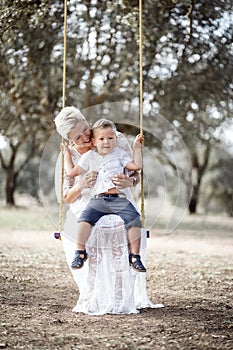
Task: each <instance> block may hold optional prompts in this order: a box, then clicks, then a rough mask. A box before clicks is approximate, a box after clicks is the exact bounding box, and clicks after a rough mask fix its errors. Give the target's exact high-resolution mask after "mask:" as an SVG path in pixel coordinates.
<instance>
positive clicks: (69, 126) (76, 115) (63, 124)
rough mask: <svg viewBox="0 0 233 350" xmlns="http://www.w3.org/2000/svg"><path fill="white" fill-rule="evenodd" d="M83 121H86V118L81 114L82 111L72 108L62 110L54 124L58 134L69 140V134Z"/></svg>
mask: <svg viewBox="0 0 233 350" xmlns="http://www.w3.org/2000/svg"><path fill="white" fill-rule="evenodd" d="M83 120H85V121H86V118H85V117H84V115H83V114H82V113H81V112H80V110H79V109H78V108H75V107H73V106H71V107H64V108H62V110H61V111H60V112H59V113H58V115H57V116H56V117H55V119H54V123H55V125H56V129H57V132H58V133H59V134H60V135H61V136H62V137H64V138H65V139H68V135H69V133H70V132H71V131H72V130H73V129H74V128H75V127H76V125H77V123H78V122H80V121H83Z"/></svg>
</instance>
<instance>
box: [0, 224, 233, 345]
mask: <svg viewBox="0 0 233 350" xmlns="http://www.w3.org/2000/svg"><path fill="white" fill-rule="evenodd" d="M223 220H225V221H222V225H221V223H220V224H219V223H216V221H215V220H214V219H212V221H211V220H210V221H209V222H208V225H206V223H205V224H204V223H201V222H200V220H199V222H198V225H199V228H198V229H190V222H189V225H188V226H187V227H189V228H188V229H187V228H185V226H184V228H182V229H178V230H177V231H175V232H173V233H172V234H170V235H164V234H163V233H162V232H159V231H157V232H156V231H153V233H152V237H151V238H149V239H148V259H147V269H148V273H147V280H148V283H147V285H148V295H149V297H150V299H151V300H152V301H153V302H154V303H163V304H164V305H165V307H164V308H163V309H142V310H141V312H140V313H139V314H138V315H105V316H87V315H83V314H74V313H72V311H71V310H72V308H73V306H74V305H75V304H76V301H77V297H78V292H77V289H76V285H75V284H74V282H73V279H72V277H71V274H70V272H69V270H68V267H67V265H66V263H65V259H64V254H63V250H62V243H61V242H60V241H56V240H54V238H53V236H52V233H51V232H47V231H46V232H45V231H40V232H36V231H33V232H28V231H26V232H25V231H17V230H9V229H6V230H5V229H1V231H0V240H1V252H0V256H1V287H0V288H1V311H0V312H1V316H0V318H1V340H0V349H24V350H26V349H37V350H39V349H41V350H42V349H43V350H45V349H56V350H57V349H64V350H66V349H70V350H75V349H138V350H143V349H144V350H146V349H153V350H157V349H158V350H163V349H164V350H173V349H185V350H186V349H187V350H191V349H208V350H209V349H221V350H223V349H233V338H232V333H233V332H232V331H233V317H232V315H233V312H232V311H233V309H232V307H233V306H232V252H233V250H232V231H233V221H232V220H230V219H223ZM194 226H195V225H194Z"/></svg>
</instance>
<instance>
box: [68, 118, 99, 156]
mask: <svg viewBox="0 0 233 350" xmlns="http://www.w3.org/2000/svg"><path fill="white" fill-rule="evenodd" d="M68 136H69V141H71V142H73V143H74V144H75V145H74V146H75V148H76V149H77V150H78V151H81V152H86V151H87V150H89V149H91V148H92V146H93V145H92V132H91V128H90V125H89V124H88V122H87V121H86V120H82V121H80V122H78V123H77V125H76V126H75V127H74V128H73V130H72V131H71V132H70V133H69V134H68Z"/></svg>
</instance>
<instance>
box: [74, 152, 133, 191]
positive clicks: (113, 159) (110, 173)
mask: <svg viewBox="0 0 233 350" xmlns="http://www.w3.org/2000/svg"><path fill="white" fill-rule="evenodd" d="M131 161H132V158H131V157H129V154H128V153H126V152H124V151H123V150H121V149H119V148H118V147H115V148H114V150H113V151H112V152H110V153H109V154H106V155H104V156H102V155H100V154H99V153H98V152H97V151H95V150H90V151H88V152H86V153H84V154H83V155H82V156H81V158H80V160H79V162H78V165H79V166H80V167H81V168H82V169H84V170H85V171H94V170H96V171H98V176H97V180H96V183H95V185H94V186H93V187H92V188H91V195H92V196H94V195H96V194H100V193H104V192H107V191H108V190H109V189H110V188H113V187H116V185H114V184H113V182H112V181H111V179H112V178H113V177H114V176H115V175H117V174H122V173H123V172H124V168H125V166H126V164H128V163H129V162H131Z"/></svg>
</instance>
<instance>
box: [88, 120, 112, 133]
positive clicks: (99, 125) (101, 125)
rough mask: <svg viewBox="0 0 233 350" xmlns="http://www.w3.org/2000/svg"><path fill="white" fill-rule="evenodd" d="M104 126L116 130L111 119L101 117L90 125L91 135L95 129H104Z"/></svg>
mask: <svg viewBox="0 0 233 350" xmlns="http://www.w3.org/2000/svg"><path fill="white" fill-rule="evenodd" d="M106 128H111V129H112V130H113V131H114V132H115V133H116V131H117V129H116V125H115V124H114V123H113V122H112V121H111V120H108V119H104V118H102V119H99V120H97V122H95V124H94V125H93V127H92V132H93V135H94V136H95V131H96V130H99V129H106Z"/></svg>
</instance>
